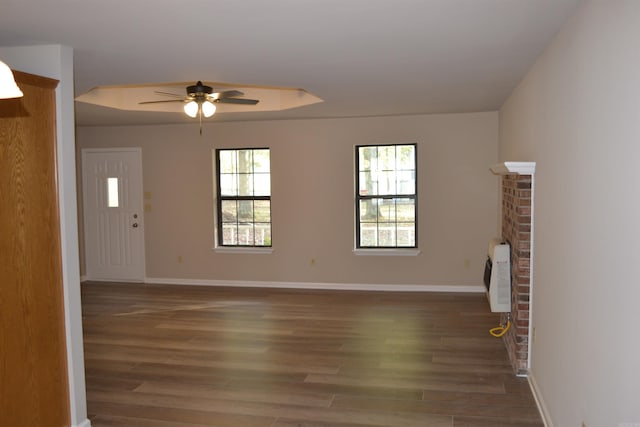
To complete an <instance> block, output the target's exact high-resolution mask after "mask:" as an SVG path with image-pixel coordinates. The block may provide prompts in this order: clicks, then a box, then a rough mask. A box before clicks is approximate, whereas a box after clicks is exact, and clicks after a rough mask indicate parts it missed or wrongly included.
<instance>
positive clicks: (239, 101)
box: [215, 98, 260, 105]
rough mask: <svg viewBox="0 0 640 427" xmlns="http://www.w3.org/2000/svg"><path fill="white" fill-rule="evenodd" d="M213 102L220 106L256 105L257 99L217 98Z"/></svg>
mask: <svg viewBox="0 0 640 427" xmlns="http://www.w3.org/2000/svg"><path fill="white" fill-rule="evenodd" d="M215 102H219V103H221V104H244V105H256V104H257V103H258V102H260V101H258V100H257V99H246V98H218V99H216V100H215Z"/></svg>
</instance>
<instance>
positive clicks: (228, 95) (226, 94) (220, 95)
mask: <svg viewBox="0 0 640 427" xmlns="http://www.w3.org/2000/svg"><path fill="white" fill-rule="evenodd" d="M242 95H244V92H240V91H239V90H235V89H234V90H225V91H224V92H217V93H213V94H211V96H212V97H214V98H217V99H220V98H231V97H234V96H242Z"/></svg>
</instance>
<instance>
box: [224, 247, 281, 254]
mask: <svg viewBox="0 0 640 427" xmlns="http://www.w3.org/2000/svg"><path fill="white" fill-rule="evenodd" d="M213 251H214V252H216V253H220V254H263V255H269V254H272V253H273V248H253V247H225V246H219V247H215V248H213Z"/></svg>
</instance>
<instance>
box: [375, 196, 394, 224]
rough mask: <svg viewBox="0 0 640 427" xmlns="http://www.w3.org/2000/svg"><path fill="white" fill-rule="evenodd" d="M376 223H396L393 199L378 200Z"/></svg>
mask: <svg viewBox="0 0 640 427" xmlns="http://www.w3.org/2000/svg"><path fill="white" fill-rule="evenodd" d="M378 222H391V223H394V222H396V204H395V201H394V200H393V199H380V204H379V205H378Z"/></svg>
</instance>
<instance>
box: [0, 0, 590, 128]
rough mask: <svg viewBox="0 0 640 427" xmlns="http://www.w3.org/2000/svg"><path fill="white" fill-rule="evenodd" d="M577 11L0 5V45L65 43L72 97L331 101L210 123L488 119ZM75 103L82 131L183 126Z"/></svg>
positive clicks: (439, 1)
mask: <svg viewBox="0 0 640 427" xmlns="http://www.w3.org/2000/svg"><path fill="white" fill-rule="evenodd" d="M579 2H580V0H269V1H267V0H180V1H176V0H108V1H105V0H0V46H22V45H33V44H63V45H67V46H71V47H72V48H74V61H75V86H76V94H77V95H79V94H81V93H83V92H85V91H87V90H89V89H91V88H92V87H94V86H103V85H116V84H117V85H122V84H142V83H162V82H176V81H193V82H194V83H195V81H196V80H207V81H219V82H228V83H243V84H249V85H268V86H287V87H300V88H304V89H306V90H307V91H309V92H311V93H313V94H315V95H317V96H318V97H320V98H322V99H324V102H322V103H319V104H314V105H310V106H306V107H302V108H298V109H293V110H287V111H283V112H273V113H229V114H220V115H218V114H216V115H215V116H214V117H213V118H211V119H209V120H218V121H222V120H247V119H249V120H253V119H282V118H311V117H355V116H371V115H397V114H422V113H449V112H470V111H491V110H496V109H498V108H499V107H500V105H501V104H502V103H503V102H504V100H505V99H506V97H507V96H508V95H509V93H510V92H511V91H512V90H513V88H514V87H515V86H516V85H517V83H518V82H519V81H520V79H522V77H523V76H524V74H525V73H526V71H527V70H528V69H529V67H530V66H531V65H532V64H533V63H534V61H535V60H536V58H537V57H538V55H539V54H540V53H541V52H542V50H543V49H544V47H545V46H546V45H547V44H548V43H549V42H550V40H551V39H552V38H553V36H554V34H555V33H556V32H557V31H558V30H559V28H560V27H561V26H562V24H563V23H564V22H565V20H566V19H567V18H568V17H569V15H570V14H571V12H572V11H573V10H574V9H575V8H576V6H577V4H578V3H579ZM9 65H11V64H9ZM76 107H77V121H78V124H80V125H117V124H152V123H180V122H184V121H186V120H187V119H185V117H184V115H181V114H175V113H151V112H122V111H119V110H112V109H108V108H104V107H97V106H93V105H89V104H84V103H76Z"/></svg>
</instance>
